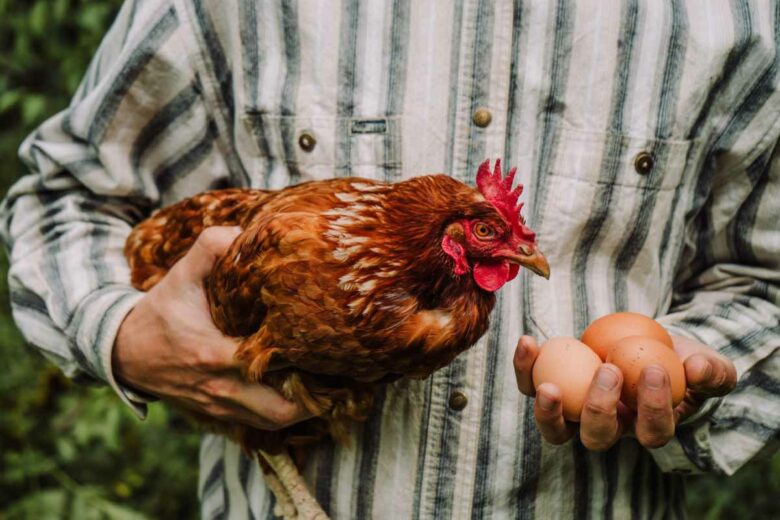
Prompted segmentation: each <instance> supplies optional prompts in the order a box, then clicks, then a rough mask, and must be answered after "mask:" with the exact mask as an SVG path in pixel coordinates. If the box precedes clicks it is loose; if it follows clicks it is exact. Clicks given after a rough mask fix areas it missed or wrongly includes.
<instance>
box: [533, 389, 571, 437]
mask: <svg viewBox="0 0 780 520" xmlns="http://www.w3.org/2000/svg"><path fill="white" fill-rule="evenodd" d="M534 418H535V419H536V426H537V427H538V428H539V433H541V434H542V437H544V439H545V440H546V441H547V442H549V443H550V444H563V443H564V442H566V441H568V440H569V439H571V437H572V435H574V428H573V427H572V426H571V425H569V424H567V423H566V421H565V420H564V418H563V407H562V405H561V391H560V390H559V389H558V387H557V386H555V385H553V384H551V383H542V384H541V385H539V388H537V389H536V399H535V401H534Z"/></svg>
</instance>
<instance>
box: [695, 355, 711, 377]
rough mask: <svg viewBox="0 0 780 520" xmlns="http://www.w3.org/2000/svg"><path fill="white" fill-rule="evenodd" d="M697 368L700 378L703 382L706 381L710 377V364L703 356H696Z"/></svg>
mask: <svg viewBox="0 0 780 520" xmlns="http://www.w3.org/2000/svg"><path fill="white" fill-rule="evenodd" d="M697 359H698V361H696V363H698V364H699V365H700V366H699V370H700V371H701V378H702V380H703V381H707V380H709V379H710V378H711V377H712V363H710V361H709V360H708V359H706V358H705V357H704V356H697Z"/></svg>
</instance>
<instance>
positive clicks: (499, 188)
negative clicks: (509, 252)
mask: <svg viewBox="0 0 780 520" xmlns="http://www.w3.org/2000/svg"><path fill="white" fill-rule="evenodd" d="M516 172H517V168H512V169H511V170H509V173H507V174H506V177H504V176H503V175H502V174H501V159H496V166H495V168H494V170H493V173H490V159H488V160H486V161H485V162H483V163H482V164H481V165H480V166H479V170H478V171H477V187H478V188H479V191H480V193H482V195H483V196H484V197H485V198H486V199H487V200H488V201H489V202H490V203H492V204H493V206H495V207H496V209H497V210H498V212H499V213H501V215H502V216H503V217H504V218H505V219H506V220H507V221H508V222H509V223H511V224H512V228H513V230H514V231H515V233H520V234H521V235H523V236H525V237H527V238H528V239H529V240H533V238H534V232H533V231H531V230H530V229H528V228H527V227H525V222H524V220H523V217H522V215H521V214H520V210H522V209H523V203H522V202H521V203H519V204H518V202H517V201H518V199H519V198H520V194H521V193H523V185H522V184H518V185H517V187H515V189H512V183H513V182H514V180H515V173H516Z"/></svg>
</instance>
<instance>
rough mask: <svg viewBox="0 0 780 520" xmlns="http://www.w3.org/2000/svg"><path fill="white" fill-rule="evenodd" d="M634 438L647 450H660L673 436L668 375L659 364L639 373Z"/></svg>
mask: <svg viewBox="0 0 780 520" xmlns="http://www.w3.org/2000/svg"><path fill="white" fill-rule="evenodd" d="M637 394H638V395H637V397H638V399H637V418H636V437H637V439H638V440H639V442H640V444H642V446H644V447H646V448H659V447H661V446H663V445H664V444H666V443H667V442H669V440H670V439H671V438H672V437H673V436H674V412H673V410H672V390H671V387H670V385H669V376H668V374H667V373H666V370H664V369H663V367H661V366H660V365H649V366H647V367H645V368H644V370H642V374H641V376H640V379H639V388H638V392H637Z"/></svg>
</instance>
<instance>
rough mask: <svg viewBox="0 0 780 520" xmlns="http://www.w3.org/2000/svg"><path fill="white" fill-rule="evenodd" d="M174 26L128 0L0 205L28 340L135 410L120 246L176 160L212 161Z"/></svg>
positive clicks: (173, 19) (14, 300)
mask: <svg viewBox="0 0 780 520" xmlns="http://www.w3.org/2000/svg"><path fill="white" fill-rule="evenodd" d="M180 33H181V24H180V21H179V18H178V16H177V14H176V12H175V10H174V9H173V7H171V5H170V3H169V2H167V1H166V2H157V1H155V2H152V1H146V2H144V1H140V2H127V3H126V4H125V5H124V7H123V8H122V9H121V11H120V13H119V15H118V17H117V19H116V21H115V22H114V24H113V26H112V28H111V30H110V31H109V32H108V33H107V35H106V37H105V39H104V41H103V42H102V43H101V46H100V48H99V50H98V52H97V54H96V56H95V57H94V58H93V60H92V63H91V65H90V67H89V69H88V71H87V73H86V76H85V78H84V80H83V82H82V84H81V86H80V87H79V89H78V91H77V92H76V94H75V97H74V98H73V100H72V102H71V104H70V106H69V107H68V108H67V109H66V110H65V111H63V112H61V113H60V114H58V115H56V116H54V117H53V118H51V119H49V120H48V121H46V122H45V123H43V125H41V126H40V127H39V128H38V129H37V130H36V131H35V132H34V133H33V134H32V135H30V136H29V137H28V138H27V139H26V140H25V142H24V143H23V145H22V147H21V150H20V157H21V158H22V160H23V161H24V163H25V164H26V165H27V166H28V167H29V169H30V171H31V173H30V174H29V175H27V176H25V177H22V178H21V179H20V180H19V181H18V182H17V183H16V184H15V185H14V186H13V187H12V188H11V189H10V191H9V193H8V195H7V196H6V198H5V200H4V201H3V203H2V207H0V233H1V235H2V239H3V242H4V243H5V246H6V248H7V250H8V253H9V258H10V268H9V288H10V297H11V306H12V310H13V315H14V319H15V320H16V323H17V324H18V326H19V328H20V329H21V332H22V334H23V335H24V337H25V339H26V340H27V341H28V342H29V343H30V344H31V345H32V346H33V347H35V348H36V349H38V350H40V351H41V352H42V353H43V354H44V355H45V356H46V357H47V358H48V359H49V360H51V361H53V362H54V363H56V364H57V365H58V366H59V367H60V368H61V369H62V370H63V371H64V372H65V373H66V374H67V375H68V376H70V377H74V378H77V379H89V380H97V381H102V382H106V383H108V384H110V385H111V386H112V387H113V388H114V390H116V391H117V393H118V394H119V396H120V397H121V398H122V399H123V400H124V401H125V402H126V403H128V404H131V405H132V406H133V407H134V409H135V410H136V411H137V413H138V414H139V415H142V416H143V415H144V414H145V406H144V405H143V404H139V402H138V401H139V399H137V398H132V393H131V391H130V390H129V389H126V388H123V387H122V385H121V384H119V383H118V382H117V381H116V379H115V378H114V376H113V374H112V371H111V351H112V348H113V344H114V339H115V336H116V333H117V330H118V328H119V325H120V324H121V322H122V320H123V319H124V317H125V316H126V314H127V313H128V312H129V311H130V310H131V309H132V307H133V306H134V305H135V303H136V302H137V301H138V300H139V299H140V298H141V293H139V292H138V291H136V290H135V289H134V288H133V287H132V286H131V285H130V283H129V280H130V278H129V269H128V267H127V263H126V260H125V258H124V255H123V248H124V242H125V239H126V237H127V235H128V233H129V232H130V230H131V228H132V226H133V225H134V223H136V222H138V221H139V220H141V219H142V218H143V217H144V216H145V215H146V214H147V213H148V212H149V211H151V210H152V209H153V208H154V207H156V206H157V205H159V204H160V201H161V200H164V199H165V195H166V193H167V190H170V187H171V186H172V185H173V184H174V183H175V182H176V180H177V175H180V172H181V171H182V170H183V168H184V166H186V169H187V171H190V170H193V169H197V168H198V167H199V165H200V166H202V167H203V168H204V169H208V168H214V169H216V170H218V169H219V164H220V162H219V157H218V156H219V154H218V152H217V151H216V149H215V148H214V146H213V145H212V143H211V141H204V139H205V138H204V135H205V136H208V135H209V134H210V133H212V129H213V124H212V122H211V120H210V118H209V115H208V113H207V111H206V108H205V103H204V102H203V101H202V99H201V95H200V89H199V85H198V81H197V74H195V73H194V72H193V71H192V70H191V68H190V66H189V64H188V53H187V52H185V50H184V49H183V45H184V43H183V39H182V37H181V35H180ZM204 142H205V143H206V146H204ZM193 150H198V153H197V154H196V158H193V152H192V151H193ZM210 157H211V159H209V158H210ZM182 158H185V159H186V161H184V160H183V159H182ZM182 164H184V166H182ZM205 188H206V186H205V185H204V186H198V185H197V184H194V185H193V187H192V189H195V190H197V189H205Z"/></svg>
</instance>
